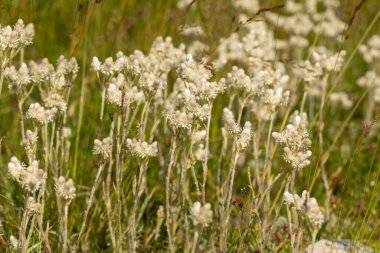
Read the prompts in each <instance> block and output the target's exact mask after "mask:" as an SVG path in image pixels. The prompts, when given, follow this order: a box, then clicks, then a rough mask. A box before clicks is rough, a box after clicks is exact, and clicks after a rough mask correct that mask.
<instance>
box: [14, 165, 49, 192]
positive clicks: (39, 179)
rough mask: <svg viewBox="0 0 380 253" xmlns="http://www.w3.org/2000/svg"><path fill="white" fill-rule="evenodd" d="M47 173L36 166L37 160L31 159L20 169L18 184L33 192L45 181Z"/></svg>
mask: <svg viewBox="0 0 380 253" xmlns="http://www.w3.org/2000/svg"><path fill="white" fill-rule="evenodd" d="M46 178H47V174H46V172H45V171H43V170H42V169H40V168H39V167H38V161H32V162H31V164H30V165H29V166H28V167H27V168H25V169H24V170H23V171H21V174H20V184H21V186H22V187H23V188H24V189H25V190H27V191H28V192H30V193H35V192H36V191H38V190H39V189H40V188H41V186H42V185H43V184H44V183H45V181H46Z"/></svg>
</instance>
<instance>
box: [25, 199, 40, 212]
mask: <svg viewBox="0 0 380 253" xmlns="http://www.w3.org/2000/svg"><path fill="white" fill-rule="evenodd" d="M26 211H27V212H28V214H29V215H34V214H39V213H40V212H41V204H40V203H38V202H36V200H35V199H34V198H33V197H29V198H28V200H27V202H26Z"/></svg>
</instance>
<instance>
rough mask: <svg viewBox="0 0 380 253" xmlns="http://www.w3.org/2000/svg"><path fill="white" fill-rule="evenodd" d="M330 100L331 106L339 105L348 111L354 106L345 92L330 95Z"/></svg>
mask: <svg viewBox="0 0 380 253" xmlns="http://www.w3.org/2000/svg"><path fill="white" fill-rule="evenodd" d="M330 100H331V102H332V103H333V104H336V105H341V106H342V108H343V109H350V108H351V107H352V106H353V104H354V103H353V102H352V100H350V98H349V97H348V95H347V93H345V92H334V93H331V95H330Z"/></svg>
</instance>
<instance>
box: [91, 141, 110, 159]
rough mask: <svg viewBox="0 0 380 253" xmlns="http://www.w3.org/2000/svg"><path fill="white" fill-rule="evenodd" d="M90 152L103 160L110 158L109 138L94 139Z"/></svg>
mask: <svg viewBox="0 0 380 253" xmlns="http://www.w3.org/2000/svg"><path fill="white" fill-rule="evenodd" d="M92 152H93V154H94V155H100V156H102V157H103V158H104V159H105V158H108V157H110V155H111V153H112V139H111V138H110V137H107V138H104V139H103V140H98V139H95V140H94V148H93V150H92Z"/></svg>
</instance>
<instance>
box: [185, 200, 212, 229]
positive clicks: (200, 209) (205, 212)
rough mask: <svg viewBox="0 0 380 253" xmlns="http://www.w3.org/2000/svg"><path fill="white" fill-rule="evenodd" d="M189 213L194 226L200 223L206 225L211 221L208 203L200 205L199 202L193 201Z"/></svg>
mask: <svg viewBox="0 0 380 253" xmlns="http://www.w3.org/2000/svg"><path fill="white" fill-rule="evenodd" d="M190 214H191V219H192V220H193V224H194V226H197V225H201V226H203V227H207V226H208V224H209V223H210V222H211V221H212V210H211V205H210V204H209V203H206V204H205V205H204V206H202V205H201V203H199V202H195V203H194V204H193V206H192V207H191V210H190Z"/></svg>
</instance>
